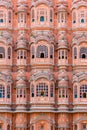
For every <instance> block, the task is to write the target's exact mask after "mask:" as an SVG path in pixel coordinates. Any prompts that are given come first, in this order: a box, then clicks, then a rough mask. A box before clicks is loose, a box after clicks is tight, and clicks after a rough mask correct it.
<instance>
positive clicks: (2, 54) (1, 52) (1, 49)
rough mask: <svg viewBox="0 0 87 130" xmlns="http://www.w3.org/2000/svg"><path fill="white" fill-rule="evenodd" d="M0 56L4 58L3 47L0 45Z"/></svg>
mask: <svg viewBox="0 0 87 130" xmlns="http://www.w3.org/2000/svg"><path fill="white" fill-rule="evenodd" d="M0 58H5V49H4V47H0Z"/></svg>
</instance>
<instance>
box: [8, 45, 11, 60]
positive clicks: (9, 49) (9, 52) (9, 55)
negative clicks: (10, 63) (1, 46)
mask: <svg viewBox="0 0 87 130" xmlns="http://www.w3.org/2000/svg"><path fill="white" fill-rule="evenodd" d="M8 59H11V48H10V47H9V48H8Z"/></svg>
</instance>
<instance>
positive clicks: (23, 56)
mask: <svg viewBox="0 0 87 130" xmlns="http://www.w3.org/2000/svg"><path fill="white" fill-rule="evenodd" d="M17 58H18V59H26V51H25V50H18V52H17Z"/></svg>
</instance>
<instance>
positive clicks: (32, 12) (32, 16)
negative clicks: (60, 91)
mask: <svg viewBox="0 0 87 130" xmlns="http://www.w3.org/2000/svg"><path fill="white" fill-rule="evenodd" d="M31 20H32V22H35V11H34V9H32V11H31Z"/></svg>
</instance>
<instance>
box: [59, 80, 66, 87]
mask: <svg viewBox="0 0 87 130" xmlns="http://www.w3.org/2000/svg"><path fill="white" fill-rule="evenodd" d="M58 87H68V81H66V80H64V79H62V80H60V81H59V82H58Z"/></svg>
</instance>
